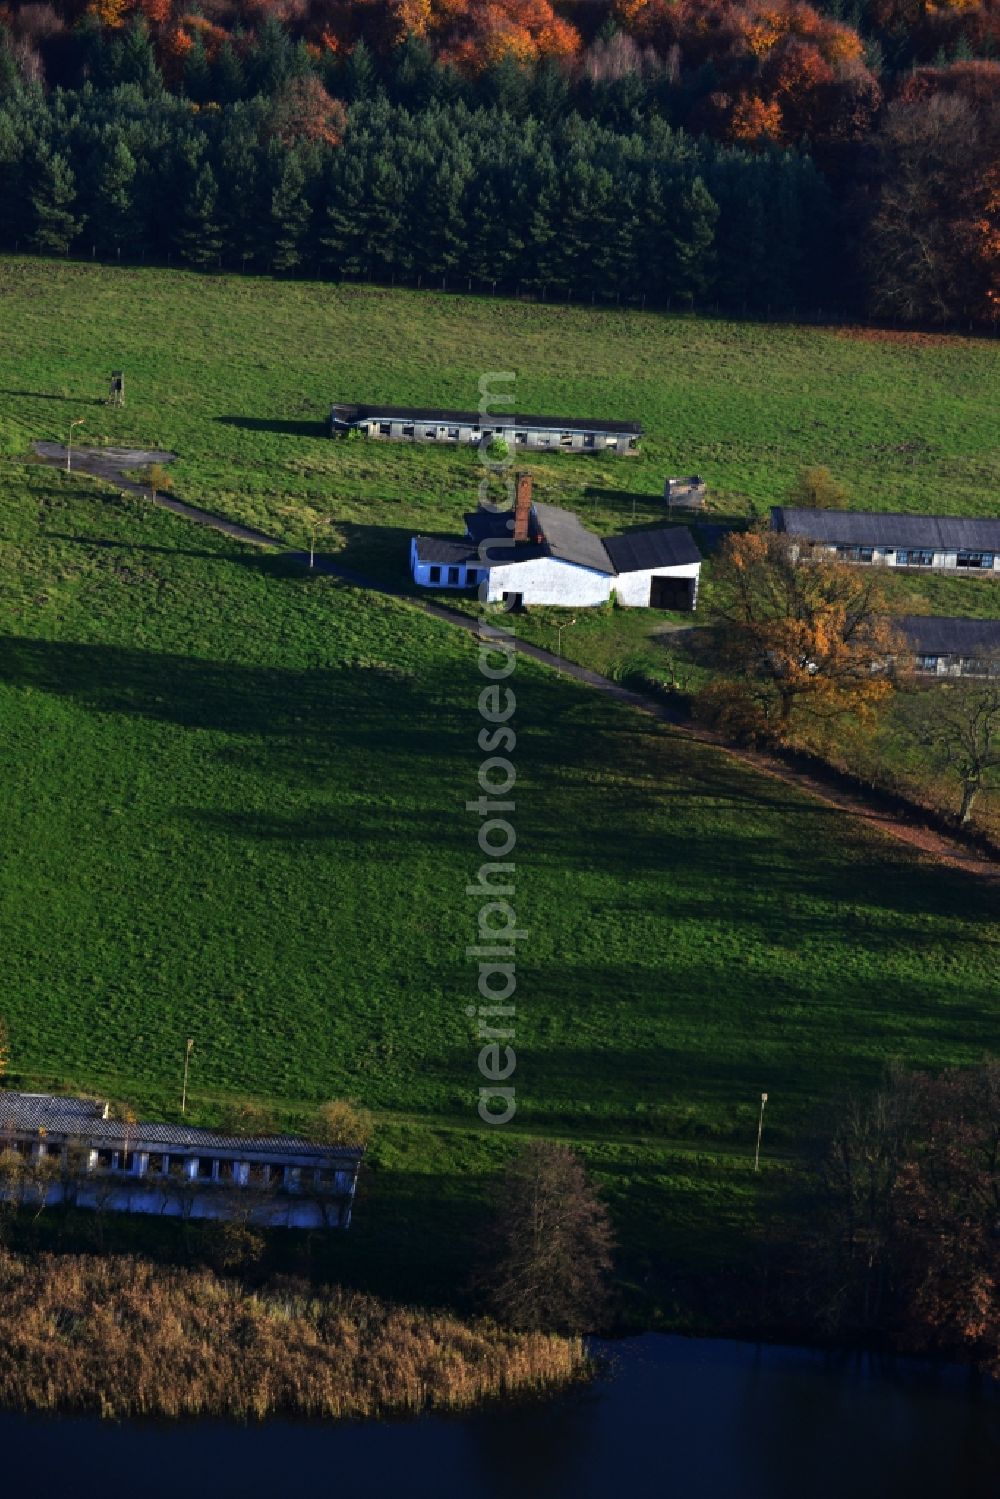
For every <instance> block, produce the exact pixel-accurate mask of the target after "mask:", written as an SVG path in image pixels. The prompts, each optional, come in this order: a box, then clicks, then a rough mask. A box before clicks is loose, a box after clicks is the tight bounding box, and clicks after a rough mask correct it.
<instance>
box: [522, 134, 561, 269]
mask: <svg viewBox="0 0 1000 1499" xmlns="http://www.w3.org/2000/svg"><path fill="white" fill-rule="evenodd" d="M528 191H529V194H530V197H529V210H528V220H527V233H526V235H525V242H524V255H523V258H522V261H521V267H520V269H521V279H522V280H523V281H524V284H525V285H526V286H531V287H535V288H537V289H538V290H539V291H541V292H542V293H543V294H544V292H545V288H546V287H547V286H551V285H552V282H553V281H554V280H555V279H556V277H557V276H558V267H559V241H558V237H557V226H558V220H559V212H560V201H559V178H558V174H557V172H556V164H555V160H554V158H553V156H552V153H551V151H550V150H549V148H548V147H547V146H546V147H543V148H542V149H541V151H539V153H538V155H537V157H536V158H535V161H534V163H533V164H532V172H531V182H530V185H529V188H528Z"/></svg>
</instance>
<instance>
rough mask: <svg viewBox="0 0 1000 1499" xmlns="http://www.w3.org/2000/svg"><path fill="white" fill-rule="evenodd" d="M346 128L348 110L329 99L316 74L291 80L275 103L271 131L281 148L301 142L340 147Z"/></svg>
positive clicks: (338, 102) (336, 101)
mask: <svg viewBox="0 0 1000 1499" xmlns="http://www.w3.org/2000/svg"><path fill="white" fill-rule="evenodd" d="M346 128H347V110H346V109H345V107H344V105H343V104H342V103H341V102H340V100H339V99H331V97H330V95H329V94H328V93H327V91H326V89H325V88H324V87H323V85H322V83H320V81H319V79H318V78H317V77H316V76H315V74H312V73H310V74H306V75H305V77H302V78H290V79H289V80H288V82H287V83H286V84H284V85H283V87H282V89H281V91H280V93H279V94H278V96H277V98H276V99H275V101H274V112H273V115H272V118H271V132H272V134H273V135H274V137H275V138H276V139H277V140H279V141H280V142H281V144H282V145H283V146H294V145H297V144H298V143H299V142H300V141H313V142H318V143H319V144H320V145H324V146H339V145H340V142H341V141H342V140H343V138H344V131H345V129H346Z"/></svg>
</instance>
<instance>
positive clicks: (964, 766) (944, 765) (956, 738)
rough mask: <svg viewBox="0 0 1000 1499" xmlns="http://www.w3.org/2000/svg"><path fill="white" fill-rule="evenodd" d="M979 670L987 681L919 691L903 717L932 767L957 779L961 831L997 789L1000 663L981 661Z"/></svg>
mask: <svg viewBox="0 0 1000 1499" xmlns="http://www.w3.org/2000/svg"><path fill="white" fill-rule="evenodd" d="M983 668H984V670H989V671H991V672H992V673H993V675H991V676H990V677H989V678H988V679H987V680H983V681H976V680H975V679H974V678H966V679H964V680H962V679H958V680H955V681H952V682H944V683H941V684H940V685H935V686H933V687H930V688H927V689H925V690H923V691H920V692H917V693H915V694H914V695H913V696H912V697H911V699H910V701H909V703H908V704H907V705H906V711H905V712H904V714H903V722H904V723H905V725H906V726H907V728H908V729H909V731H910V733H911V735H912V736H913V738H914V739H915V740H916V742H917V743H918V744H921V745H923V746H924V747H925V748H926V749H927V750H928V751H929V752H930V755H931V760H932V763H934V765H935V767H936V768H939V769H941V770H943V771H945V772H946V773H949V774H951V775H952V776H954V777H955V778H956V779H957V780H958V783H959V787H960V789H961V801H960V804H959V808H958V813H957V817H958V824H959V826H960V827H965V826H966V824H967V823H968V821H969V819H970V817H971V816H972V811H973V808H974V807H975V805H976V802H977V801H978V800H979V798H980V797H981V796H983V795H984V794H987V793H989V792H992V791H996V790H1000V675H998V674H1000V662H998V661H989V660H984V661H983Z"/></svg>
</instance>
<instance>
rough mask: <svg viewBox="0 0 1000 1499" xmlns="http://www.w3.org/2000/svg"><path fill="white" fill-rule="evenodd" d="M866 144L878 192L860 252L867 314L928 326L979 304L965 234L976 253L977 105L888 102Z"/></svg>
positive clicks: (980, 293) (982, 298)
mask: <svg viewBox="0 0 1000 1499" xmlns="http://www.w3.org/2000/svg"><path fill="white" fill-rule="evenodd" d="M875 146H876V176H877V180H878V196H877V205H876V209H875V213H874V215H873V217H872V220H871V224H870V227H869V233H868V237H867V245H866V252H865V253H866V260H867V268H868V273H869V276H870V281H871V303H872V308H873V310H874V311H875V312H878V313H883V314H885V313H887V314H890V315H893V316H898V317H903V318H905V319H906V320H908V321H918V320H920V319H931V320H933V321H935V322H947V321H949V320H950V319H953V318H955V317H959V316H962V315H966V316H967V315H969V314H970V313H972V312H973V311H977V310H984V307H983V304H984V303H986V302H987V293H986V291H985V289H983V288H981V287H979V286H977V285H976V282H975V279H974V278H973V277H972V276H970V274H969V272H970V255H969V246H970V240H972V241H975V249H976V251H977V252H978V251H979V250H980V249H981V238H977V236H976V234H975V230H974V227H973V226H974V225H975V223H976V222H977V218H978V217H980V214H979V213H978V212H977V210H979V209H980V208H981V205H979V204H978V203H977V195H978V194H979V193H981V192H982V190H983V185H982V176H981V173H980V172H978V171H977V163H981V162H982V160H983V152H984V142H983V130H982V125H981V122H980V120H979V119H978V118H977V114H976V111H975V110H974V109H973V107H972V105H971V104H969V103H968V102H967V101H966V100H965V99H963V98H960V97H958V96H957V95H949V94H936V95H934V96H933V97H931V98H930V99H924V100H920V101H919V102H913V103H908V102H903V101H897V102H896V103H894V104H893V105H891V106H890V108H889V110H888V111H887V114H886V119H885V122H884V124H883V125H882V128H881V130H880V131H879V133H878V135H877V137H876V140H875ZM986 196H987V198H988V196H989V194H988V191H987V194H986ZM986 279H987V280H989V279H990V273H989V270H988V269H987V278H986Z"/></svg>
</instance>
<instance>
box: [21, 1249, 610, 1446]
mask: <svg viewBox="0 0 1000 1499" xmlns="http://www.w3.org/2000/svg"><path fill="white" fill-rule="evenodd" d="M0 1344H2V1347H3V1350H4V1354H3V1358H2V1361H0V1405H3V1406H7V1407H15V1408H17V1409H21V1410H76V1411H91V1412H97V1413H99V1414H101V1415H102V1416H108V1417H113V1418H114V1417H123V1416H158V1417H190V1416H225V1417H234V1418H239V1419H244V1420H245V1419H262V1418H264V1417H266V1416H273V1415H277V1414H295V1415H301V1416H324V1417H340V1418H344V1417H350V1418H359V1417H366V1416H382V1415H387V1414H390V1413H393V1412H397V1413H403V1412H405V1413H411V1414H413V1413H418V1412H421V1411H429V1410H452V1411H454V1410H464V1409H467V1408H469V1407H470V1406H473V1405H476V1404H477V1403H479V1402H481V1401H483V1400H487V1399H491V1398H497V1397H502V1396H507V1395H513V1394H522V1393H525V1392H529V1391H541V1390H546V1389H552V1388H556V1387H558V1386H561V1385H565V1384H567V1383H569V1382H570V1381H573V1380H575V1379H579V1378H581V1377H583V1375H584V1374H585V1372H586V1368H587V1361H586V1355H585V1352H584V1348H583V1345H582V1343H581V1342H580V1340H579V1339H573V1338H562V1337H558V1336H556V1335H554V1334H552V1335H550V1334H541V1333H514V1332H510V1331H507V1330H505V1329H503V1328H501V1327H498V1326H496V1325H495V1324H493V1323H490V1322H476V1323H471V1322H462V1321H460V1320H459V1319H458V1318H456V1317H453V1316H450V1315H448V1314H445V1313H433V1312H424V1311H417V1310H414V1309H412V1308H408V1307H403V1306H397V1305H393V1304H389V1303H385V1302H381V1301H377V1300H375V1299H374V1298H372V1297H368V1296H362V1295H357V1294H354V1293H348V1292H344V1291H341V1290H339V1289H334V1290H329V1291H323V1292H321V1293H316V1292H313V1291H310V1290H304V1289H302V1288H301V1287H300V1286H293V1285H289V1286H284V1285H276V1286H272V1287H270V1288H268V1289H267V1290H264V1291H257V1292H250V1291H248V1290H247V1289H246V1288H245V1287H243V1286H241V1285H239V1284H236V1283H233V1282H230V1281H225V1280H222V1279H220V1278H219V1277H218V1276H216V1275H214V1274H212V1273H211V1272H210V1271H207V1270H189V1269H179V1268H172V1267H163V1266H159V1265H155V1264H153V1263H151V1262H150V1261H147V1260H142V1259H137V1258H133V1257H128V1258H102V1257H99V1256H95V1255H80V1256H62V1255H41V1256H39V1257H37V1258H32V1259H30V1260H28V1259H25V1258H23V1257H21V1256H18V1255H15V1254H12V1253H10V1252H8V1251H5V1250H4V1251H0Z"/></svg>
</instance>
